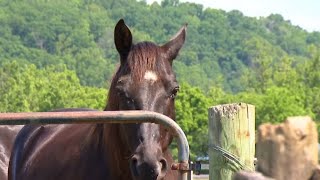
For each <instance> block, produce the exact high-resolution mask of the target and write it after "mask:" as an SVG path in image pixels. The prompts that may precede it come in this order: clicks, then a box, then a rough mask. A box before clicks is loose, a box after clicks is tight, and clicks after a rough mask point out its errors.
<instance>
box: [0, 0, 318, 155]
mask: <svg viewBox="0 0 320 180" xmlns="http://www.w3.org/2000/svg"><path fill="white" fill-rule="evenodd" d="M120 18H123V19H124V20H125V21H126V23H127V24H128V25H129V26H130V28H131V29H132V33H133V37H134V42H139V41H145V40H147V41H153V42H156V43H158V44H161V43H164V42H166V41H167V40H168V39H169V38H170V37H171V36H172V35H173V34H174V33H175V32H176V31H177V30H178V29H179V28H180V27H181V26H182V25H183V24H184V23H188V33H187V41H186V44H185V46H184V47H183V49H182V51H181V53H180V55H179V56H178V58H177V60H176V61H175V63H174V67H175V71H176V73H177V76H178V80H179V82H180V83H181V92H180V93H179V94H178V97H177V100H176V107H177V116H178V117H177V119H178V122H179V124H180V125H181V126H182V128H183V129H184V130H185V132H186V134H187V136H188V139H189V141H190V142H191V144H192V146H191V148H192V153H193V156H195V155H200V154H205V153H206V149H207V139H206V134H207V108H208V107H209V106H212V105H216V104H221V103H230V102H239V101H243V102H246V103H251V104H254V105H255V106H256V113H257V115H256V119H257V125H259V124H260V123H262V122H279V121H282V120H283V119H284V118H285V117H287V116H290V115H310V116H312V117H313V118H314V119H317V120H320V32H312V33H308V32H307V31H305V30H303V29H301V28H300V27H297V26H293V25H292V24H291V23H290V22H289V21H287V20H285V19H283V17H282V16H281V15H277V14H273V15H270V16H268V17H262V18H259V19H256V18H251V17H246V16H244V15H243V14H242V13H241V12H239V11H231V12H225V11H222V10H217V9H211V8H208V9H204V8H203V6H202V5H199V4H194V3H180V2H179V1H178V0H164V1H162V3H161V4H158V3H153V4H151V5H148V4H146V2H144V1H136V0H68V1H65V0H54V1H50V0H24V1H22V0H0V96H1V98H0V112H8V111H12V112H14V111H15V112H17V111H46V110H49V109H53V108H61V107H92V108H98V109H102V108H103V106H104V105H105V104H104V102H105V99H106V94H107V90H106V89H107V87H108V85H109V83H110V79H111V77H112V74H113V72H114V71H115V67H116V65H117V63H118V55H117V52H116V50H115V47H114V44H113V28H114V25H115V23H116V22H117V21H118V20H119V19H120Z"/></svg>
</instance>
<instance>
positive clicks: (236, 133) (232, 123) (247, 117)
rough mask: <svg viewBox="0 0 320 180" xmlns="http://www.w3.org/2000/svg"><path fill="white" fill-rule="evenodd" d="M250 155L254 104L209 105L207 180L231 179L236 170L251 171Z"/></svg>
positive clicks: (253, 140) (252, 148)
mask: <svg viewBox="0 0 320 180" xmlns="http://www.w3.org/2000/svg"><path fill="white" fill-rule="evenodd" d="M224 150H226V151H228V152H230V153H231V154H233V155H234V156H235V157H236V158H235V157H233V156H229V155H227V153H225V152H223V151H224ZM254 155H255V107H254V106H253V105H249V104H245V103H235V104H227V105H218V106H214V107H211V108H209V158H210V162H209V164H210V165H209V166H210V180H231V179H232V176H233V174H234V173H235V172H236V171H238V170H239V169H246V170H254ZM237 160H239V162H240V165H239V162H237Z"/></svg>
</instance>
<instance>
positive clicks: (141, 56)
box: [125, 42, 162, 81]
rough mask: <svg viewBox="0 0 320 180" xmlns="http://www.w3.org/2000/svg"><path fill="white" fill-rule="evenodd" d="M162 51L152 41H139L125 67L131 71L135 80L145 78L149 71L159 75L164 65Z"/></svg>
mask: <svg viewBox="0 0 320 180" xmlns="http://www.w3.org/2000/svg"><path fill="white" fill-rule="evenodd" d="M160 53H161V52H160V47H158V46H157V45H155V44H154V43H152V42H141V43H138V44H136V45H134V46H133V47H132V49H131V51H130V53H129V54H128V57H127V63H126V65H125V66H127V67H125V69H126V70H129V71H130V75H131V77H132V79H133V80H134V81H141V80H143V79H144V76H145V73H146V72H147V71H151V72H153V73H155V74H157V75H159V74H160V72H159V70H160V69H161V68H160V67H161V66H162V62H161V61H159V56H160Z"/></svg>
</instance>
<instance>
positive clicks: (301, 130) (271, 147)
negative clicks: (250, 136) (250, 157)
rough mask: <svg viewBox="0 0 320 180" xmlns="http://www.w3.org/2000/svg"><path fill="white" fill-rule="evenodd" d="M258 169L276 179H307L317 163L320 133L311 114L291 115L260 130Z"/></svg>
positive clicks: (262, 126)
mask: <svg viewBox="0 0 320 180" xmlns="http://www.w3.org/2000/svg"><path fill="white" fill-rule="evenodd" d="M257 158H258V171H260V172H262V173H263V174H264V175H266V176H269V177H272V178H274V179H277V180H287V179H290V180H308V179H310V178H311V176H312V174H313V173H314V171H315V169H316V168H317V164H318V134H317V129H316V125H315V123H314V122H313V121H312V120H311V118H310V117H290V118H288V119H287V120H286V121H285V122H284V123H282V124H279V125H271V124H263V125H261V126H260V127H259V130H258V142H257Z"/></svg>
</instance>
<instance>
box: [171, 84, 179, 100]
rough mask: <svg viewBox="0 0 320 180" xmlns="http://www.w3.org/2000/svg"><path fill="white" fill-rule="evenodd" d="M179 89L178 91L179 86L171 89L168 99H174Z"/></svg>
mask: <svg viewBox="0 0 320 180" xmlns="http://www.w3.org/2000/svg"><path fill="white" fill-rule="evenodd" d="M179 89H180V88H179V86H177V87H175V88H173V90H172V92H171V95H170V98H172V99H174V98H175V97H176V96H177V94H178V91H179Z"/></svg>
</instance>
